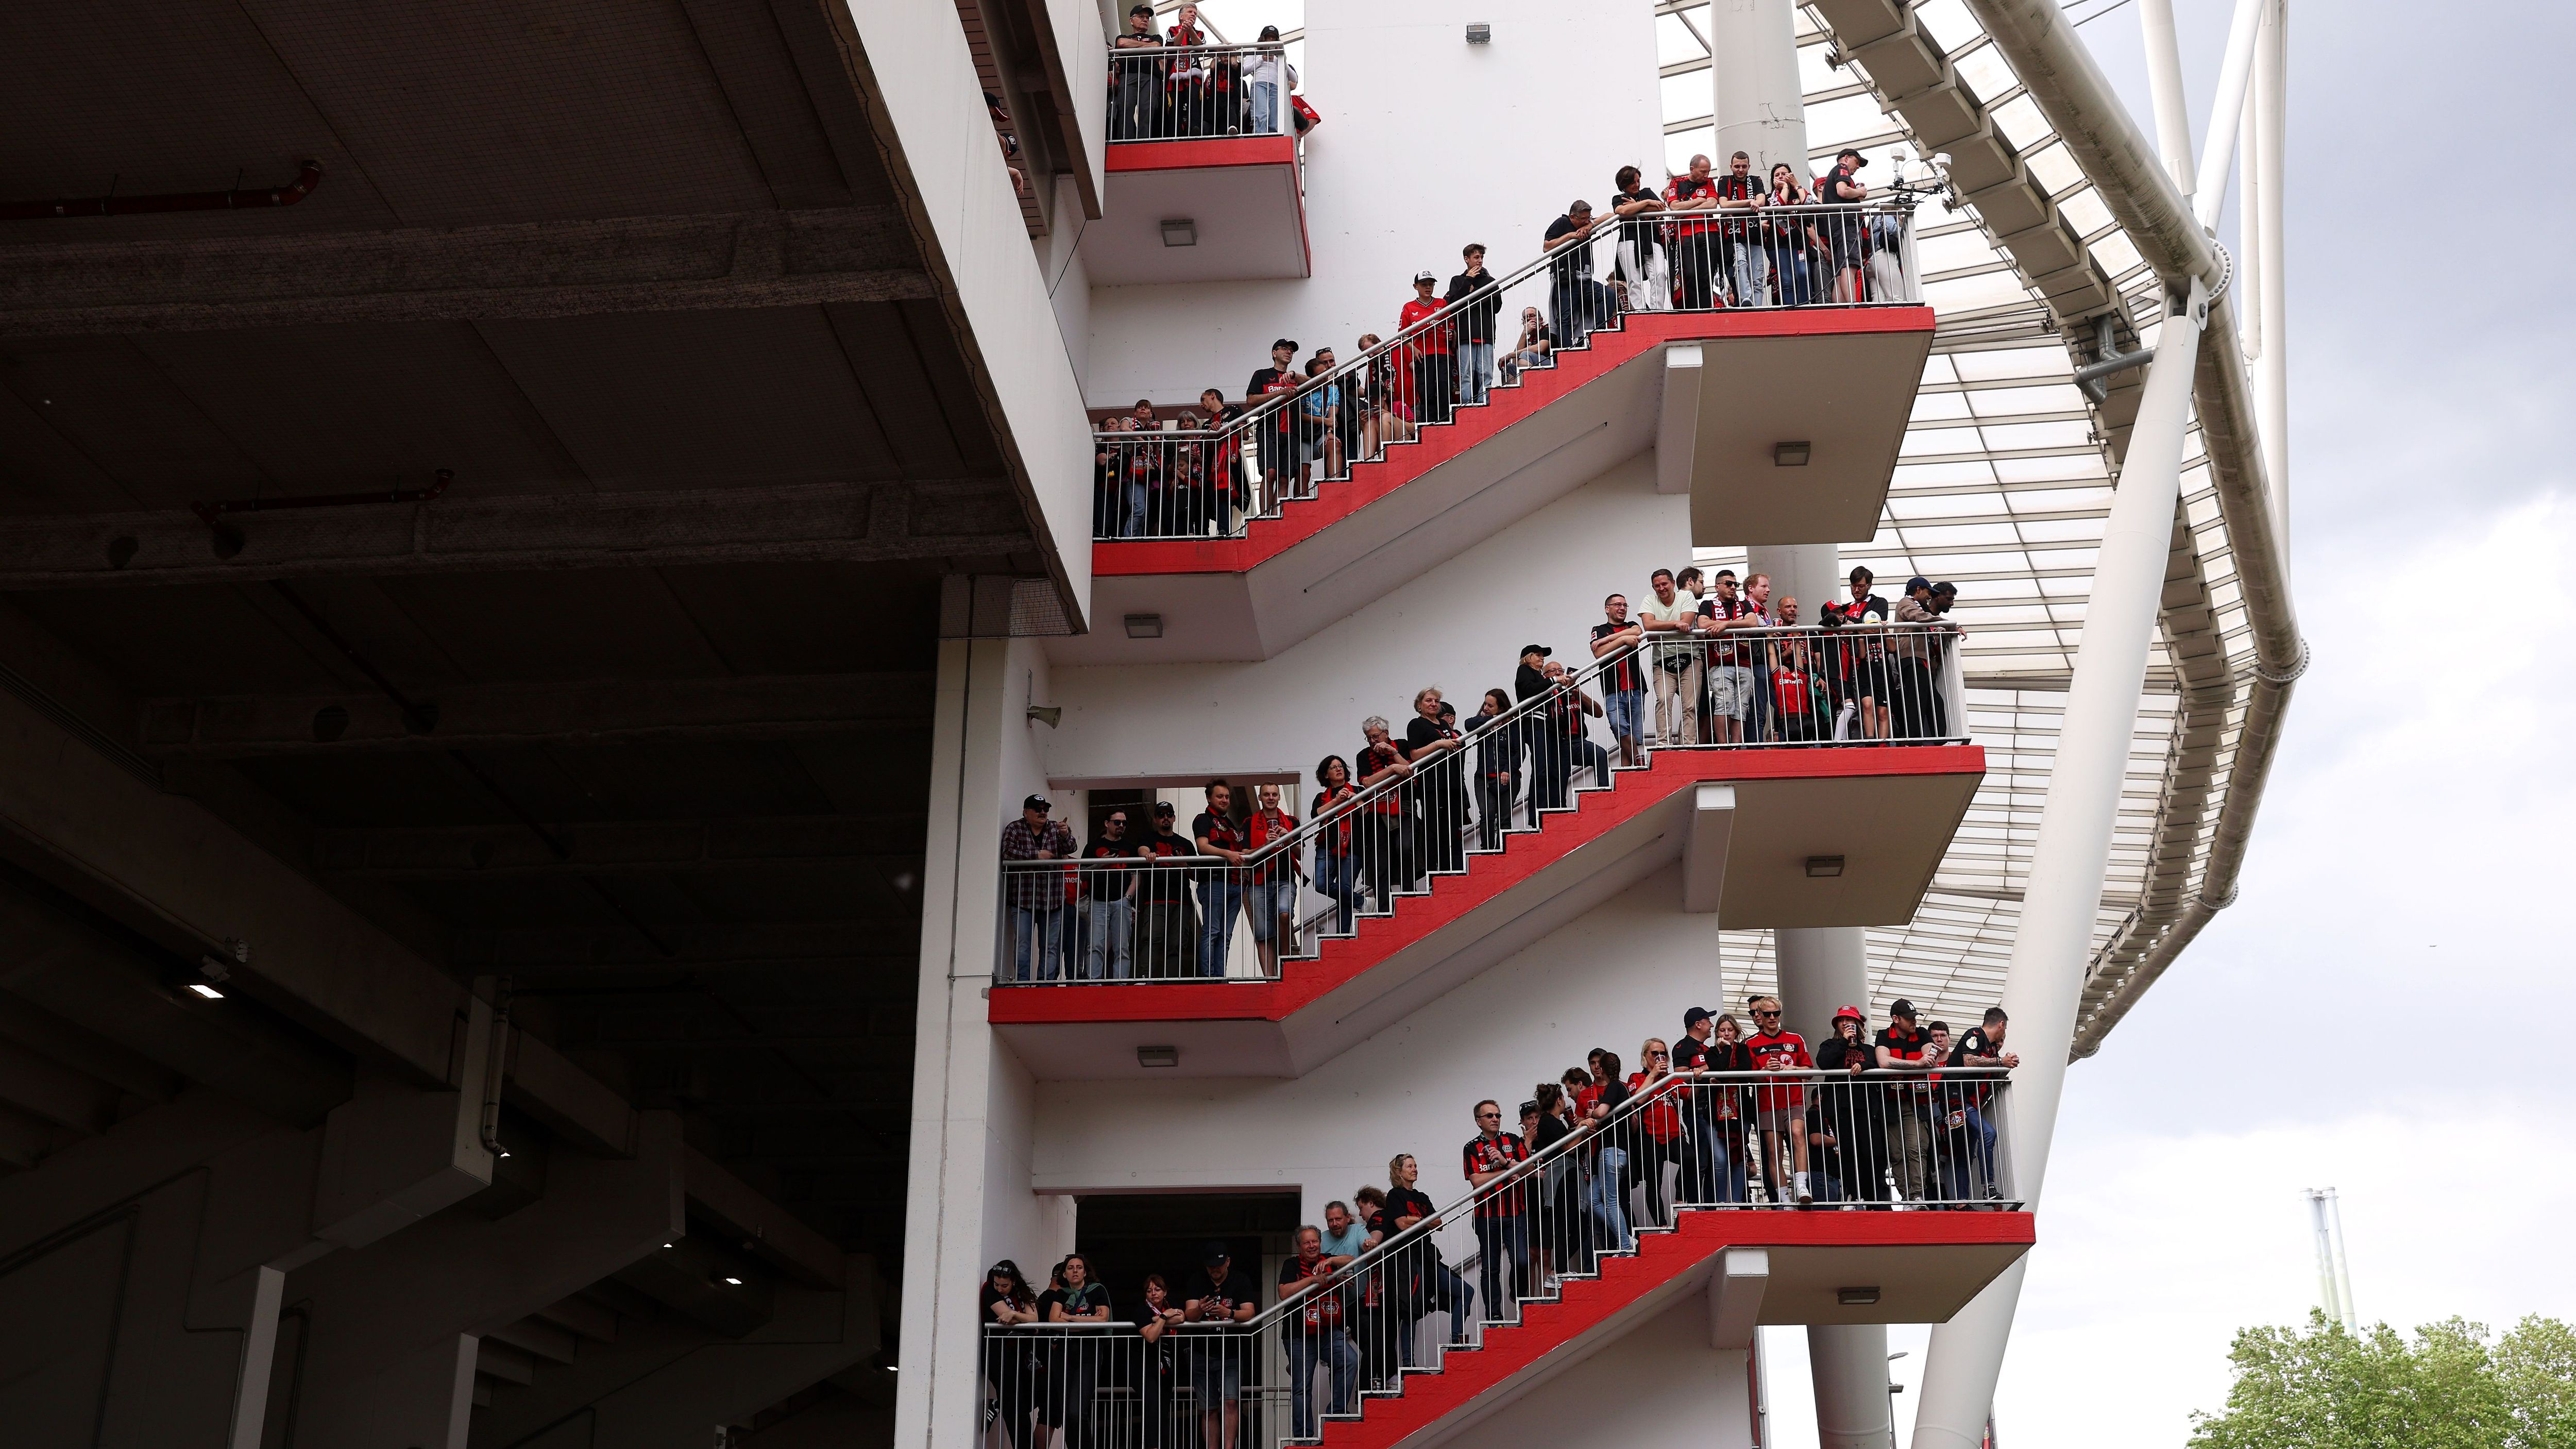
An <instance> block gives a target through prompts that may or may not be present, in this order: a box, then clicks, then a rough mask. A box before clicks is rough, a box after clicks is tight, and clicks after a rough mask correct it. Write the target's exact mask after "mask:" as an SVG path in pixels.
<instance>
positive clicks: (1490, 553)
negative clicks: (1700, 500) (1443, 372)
mask: <svg viewBox="0 0 2576 1449" xmlns="http://www.w3.org/2000/svg"><path fill="white" fill-rule="evenodd" d="M1654 487H1655V470H1654V459H1653V457H1652V455H1646V456H1642V457H1639V458H1634V459H1631V460H1629V461H1628V462H1626V463H1623V464H1619V465H1617V466H1615V467H1613V468H1611V469H1610V471H1608V472H1607V473H1604V474H1602V475H1601V476H1600V477H1599V478H1597V479H1595V480H1594V481H1592V482H1590V483H1588V484H1586V485H1584V486H1583V487H1582V488H1579V489H1577V490H1575V491H1574V492H1573V493H1571V494H1569V495H1567V496H1566V497H1565V498H1563V499H1560V500H1558V501H1557V502H1555V503H1553V504H1550V505H1549V506H1547V507H1546V508H1543V509H1541V510H1540V511H1538V512H1537V513H1535V514H1532V515H1531V516H1530V517H1528V518H1526V519H1524V520H1522V521H1521V522H1519V523H1517V524H1515V525H1513V526H1512V527H1510V528H1508V529H1506V530H1504V531H1503V532H1502V533H1500V534H1497V535H1495V536H1494V537H1492V538H1490V539H1487V540H1486V541H1485V542H1483V543H1480V544H1478V545H1476V546H1475V547H1474V548H1472V549H1469V550H1468V551H1467V552H1465V553H1463V554H1460V555H1458V556H1457V557H1455V558H1453V559H1450V560H1449V561H1448V562H1446V563H1443V564H1441V565H1440V566H1439V567H1437V568H1434V569H1432V570H1431V571H1430V572H1428V573H1426V574H1424V575H1422V576H1421V577H1420V578H1417V579H1415V580H1414V581H1412V582H1411V583H1409V584H1407V585H1405V586H1404V587H1403V588H1400V589H1398V590H1396V591H1395V592H1393V593H1390V594H1388V595H1386V596H1385V597H1383V598H1381V599H1378V600H1377V601H1376V602H1374V603H1371V604H1370V605H1368V606H1367V607H1365V608H1363V609H1361V610H1359V611H1358V612H1357V613H1355V614H1353V615H1351V616H1350V618H1348V619H1347V620H1345V621H1343V622H1342V623H1339V624H1336V625H1334V626H1332V627H1331V628H1329V629H1326V630H1325V631H1324V632H1322V633H1320V634H1318V635H1316V636H1315V637H1314V638H1311V639H1308V640H1307V641H1305V642H1304V643H1302V644H1299V645H1297V646H1295V647H1294V648H1291V649H1289V650H1287V651H1286V652H1284V653H1282V654H1280V655H1279V656H1277V657H1276V658H1273V659H1269V660H1265V661H1262V662H1259V663H1200V664H1172V665H1149V666H1125V665H1119V666H1095V667H1089V668H1073V667H1063V666H1060V667H1058V668H1057V669H1056V670H1055V671H1054V675H1053V684H1052V689H1053V693H1052V695H1051V696H1050V697H1049V702H1050V703H1054V704H1060V705H1062V706H1063V707H1064V722H1063V727H1062V728H1061V729H1058V730H1056V731H1055V732H1054V733H1053V734H1052V735H1050V736H1048V737H1047V738H1045V739H1043V740H1041V741H1039V745H1040V748H1041V751H1042V753H1043V756H1044V759H1045V763H1046V768H1047V771H1048V773H1049V774H1050V775H1051V776H1052V777H1054V778H1056V779H1100V778H1117V777H1136V778H1153V779H1172V778H1190V777H1194V776H1201V775H1210V774H1223V775H1229V776H1233V777H1237V778H1240V777H1241V776H1243V775H1247V774H1256V773H1265V772H1266V773H1286V774H1293V775H1295V776H1297V777H1298V778H1300V779H1304V780H1311V779H1312V778H1313V774H1314V768H1315V762H1316V761H1317V760H1318V759H1321V758H1322V757H1323V756H1324V755H1325V754H1326V753H1328V752H1330V753H1335V754H1340V755H1342V756H1344V757H1346V758H1347V757H1348V756H1350V755H1351V754H1352V753H1353V752H1355V751H1356V750H1358V749H1359V748H1360V747H1361V745H1362V744H1363V743H1364V741H1363V740H1362V739H1361V736H1360V721H1361V720H1362V719H1364V718H1366V717H1367V716H1369V715H1371V714H1383V715H1385V716H1386V717H1387V718H1388V719H1389V720H1391V721H1393V722H1394V724H1395V728H1396V732H1397V733H1398V734H1402V733H1403V730H1404V721H1405V720H1406V719H1407V718H1409V717H1410V711H1411V709H1412V701H1413V695H1414V692H1415V691H1416V690H1418V689H1421V688H1422V687H1423V686H1425V685H1435V684H1436V685H1438V686H1439V687H1440V688H1441V689H1442V691H1443V692H1444V693H1445V694H1446V695H1447V696H1448V697H1449V698H1450V699H1452V700H1454V701H1456V702H1457V704H1458V710H1459V713H1460V714H1461V715H1462V716H1463V715H1468V714H1473V713H1474V712H1475V709H1476V703H1477V700H1478V699H1479V698H1480V697H1481V696H1482V695H1483V694H1484V692H1485V691H1486V690H1487V689H1490V688H1499V689H1502V690H1503V691H1504V692H1505V693H1507V694H1508V693H1509V692H1510V690H1511V687H1512V673H1513V669H1514V668H1515V666H1516V665H1517V664H1518V663H1519V651H1520V647H1521V646H1522V645H1523V644H1527V643H1533V642H1535V643H1541V644H1545V645H1548V646H1549V647H1551V648H1553V649H1555V650H1556V657H1557V658H1559V659H1561V660H1564V661H1565V662H1566V664H1567V667H1569V668H1582V667H1586V666H1588V665H1590V663H1591V662H1592V651H1591V647H1590V644H1589V642H1588V641H1589V638H1590V635H1591V630H1592V626H1593V625H1594V624H1597V623H1599V622H1600V621H1601V618H1602V613H1601V600H1602V596H1603V595H1605V594H1608V593H1610V592H1612V591H1613V590H1616V591H1618V592H1621V593H1624V594H1626V595H1628V598H1629V602H1630V604H1631V606H1632V607H1633V606H1634V605H1635V603H1636V602H1637V601H1638V600H1640V599H1643V598H1646V597H1649V595H1648V594H1647V587H1646V576H1647V575H1648V574H1649V573H1651V572H1652V571H1653V570H1654V569H1656V568H1657V567H1663V568H1673V569H1678V568H1680V567H1682V566H1684V565H1686V564H1687V563H1689V562H1690V556H1691V554H1690V527H1689V504H1690V500H1689V499H1687V498H1682V497H1667V496H1664V495H1660V494H1657V493H1656V492H1655V491H1654ZM1594 725H1595V727H1594V731H1593V733H1594V737H1595V738H1596V739H1599V740H1604V741H1606V740H1607V739H1608V738H1609V736H1608V734H1607V732H1606V731H1605V730H1603V729H1601V728H1600V727H1599V722H1598V721H1595V722H1594ZM1300 793H1301V795H1302V796H1309V797H1310V796H1311V794H1312V791H1311V790H1307V791H1301V792H1300ZM1305 804H1306V801H1305V799H1304V798H1301V799H1299V800H1298V802H1297V806H1296V809H1297V812H1298V814H1299V816H1300V818H1303V815H1304V810H1305ZM996 828H999V827H998V823H997V826H996Z"/></svg>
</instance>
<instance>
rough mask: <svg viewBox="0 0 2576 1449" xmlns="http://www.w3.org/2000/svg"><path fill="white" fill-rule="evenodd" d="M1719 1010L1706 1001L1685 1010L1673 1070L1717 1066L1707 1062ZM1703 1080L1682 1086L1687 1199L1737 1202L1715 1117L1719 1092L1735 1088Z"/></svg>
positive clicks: (1683, 1188) (1685, 1071) (1683, 1185)
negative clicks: (1727, 1192) (1686, 1139)
mask: <svg viewBox="0 0 2576 1449" xmlns="http://www.w3.org/2000/svg"><path fill="white" fill-rule="evenodd" d="M1716 1022H1717V1014H1716V1013H1715V1012H1712V1011H1710V1010H1709V1009H1708V1008H1707V1007H1705V1006H1694V1007H1692V1008H1691V1009H1690V1010H1688V1011H1685V1012H1683V1013H1682V1034H1681V1035H1680V1036H1679V1037H1678V1038H1676V1039H1675V1040H1674V1042H1673V1046H1672V1053H1673V1070H1674V1071H1675V1072H1678V1073H1681V1074H1683V1075H1685V1076H1687V1075H1689V1074H1691V1073H1694V1072H1702V1071H1710V1070H1714V1069H1713V1068H1711V1067H1710V1066H1709V1063H1708V1047H1709V1042H1710V1040H1711V1039H1712V1038H1713V1037H1715V1036H1716V1034H1717V1026H1716ZM1733 1090H1734V1088H1732V1087H1720V1086H1717V1085H1715V1084H1712V1083H1707V1082H1701V1083H1695V1084H1694V1085H1692V1086H1689V1087H1686V1088H1684V1089H1683V1095H1682V1100H1681V1108H1682V1126H1683V1127H1684V1128H1685V1129H1687V1130H1688V1132H1689V1133H1690V1141H1689V1142H1688V1144H1687V1145H1685V1146H1684V1148H1683V1149H1682V1180H1681V1193H1682V1201H1684V1202H1693V1203H1714V1202H1734V1201H1737V1199H1735V1198H1731V1197H1728V1196H1726V1195H1725V1188H1724V1186H1723V1184H1724V1183H1726V1182H1727V1180H1728V1174H1727V1171H1726V1167H1727V1151H1726V1147H1727V1144H1726V1142H1725V1139H1724V1138H1723V1137H1722V1136H1721V1135H1720V1134H1719V1132H1718V1128H1717V1122H1716V1120H1715V1118H1714V1117H1713V1116H1712V1108H1713V1107H1714V1105H1715V1103H1716V1101H1717V1099H1718V1096H1719V1094H1720V1093H1724V1092H1732V1091H1733Z"/></svg>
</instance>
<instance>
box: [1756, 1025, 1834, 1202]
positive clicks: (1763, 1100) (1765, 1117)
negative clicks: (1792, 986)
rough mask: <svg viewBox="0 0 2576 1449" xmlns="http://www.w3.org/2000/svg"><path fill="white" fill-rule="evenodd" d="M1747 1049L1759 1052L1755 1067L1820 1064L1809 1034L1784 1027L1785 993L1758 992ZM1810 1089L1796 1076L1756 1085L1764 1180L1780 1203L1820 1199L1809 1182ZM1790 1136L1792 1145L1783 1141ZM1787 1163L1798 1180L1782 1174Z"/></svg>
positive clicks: (1778, 1068)
mask: <svg viewBox="0 0 2576 1449" xmlns="http://www.w3.org/2000/svg"><path fill="white" fill-rule="evenodd" d="M1744 1049H1745V1050H1746V1051H1748V1052H1751V1053H1752V1054H1753V1069H1754V1070H1755V1071H1759V1072H1788V1071H1804V1070H1809V1069H1812V1068H1813V1067H1814V1066H1815V1064H1816V1063H1815V1059H1814V1058H1812V1057H1810V1056H1808V1055H1807V1039H1806V1038H1805V1037H1803V1036H1800V1035H1798V1034H1797V1033H1796V1032H1794V1031H1783V1030H1782V1029H1781V1027H1780V998H1779V997H1776V996H1762V997H1756V998H1755V999H1754V1002H1753V1035H1752V1036H1751V1037H1749V1038H1748V1039H1746V1041H1745V1043H1744ZM1806 1117H1807V1094H1806V1091H1805V1089H1804V1088H1803V1087H1802V1086H1800V1085H1799V1083H1798V1082H1797V1081H1796V1080H1795V1079H1788V1080H1784V1081H1782V1082H1780V1083H1778V1084H1776V1085H1775V1084H1773V1083H1769V1082H1765V1083H1763V1084H1762V1085H1761V1086H1759V1087H1756V1088H1754V1089H1753V1124H1754V1126H1755V1127H1756V1128H1757V1129H1758V1130H1759V1131H1760V1132H1761V1133H1762V1181H1763V1186H1764V1187H1765V1188H1766V1189H1767V1190H1768V1191H1769V1192H1770V1194H1771V1201H1773V1202H1775V1203H1779V1202H1788V1201H1791V1200H1793V1199H1794V1200H1795V1201H1796V1203H1797V1204H1798V1206H1800V1207H1805V1206H1807V1205H1808V1204H1810V1203H1812V1202H1814V1201H1815V1200H1816V1198H1815V1194H1814V1193H1813V1192H1811V1191H1809V1190H1808V1187H1807V1132H1806ZM1784 1141H1785V1142H1786V1144H1787V1147H1788V1150H1787V1151H1786V1152H1783V1151H1782V1150H1781V1146H1782V1143H1783V1142H1784ZM1784 1162H1785V1163H1786V1164H1787V1165H1788V1166H1789V1167H1790V1168H1791V1169H1793V1171H1792V1174H1791V1176H1792V1181H1790V1182H1786V1183H1784V1182H1782V1181H1781V1180H1780V1168H1781V1166H1782V1164H1783V1163H1784Z"/></svg>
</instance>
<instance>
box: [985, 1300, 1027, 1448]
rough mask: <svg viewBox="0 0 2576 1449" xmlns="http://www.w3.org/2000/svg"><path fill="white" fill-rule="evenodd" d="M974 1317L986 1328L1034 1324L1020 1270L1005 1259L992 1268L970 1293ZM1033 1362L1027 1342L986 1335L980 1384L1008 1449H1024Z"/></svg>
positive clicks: (999, 1335) (1014, 1337)
mask: <svg viewBox="0 0 2576 1449" xmlns="http://www.w3.org/2000/svg"><path fill="white" fill-rule="evenodd" d="M975 1316H976V1317H977V1318H979V1319H980V1320H982V1321H983V1322H984V1323H985V1324H987V1325H999V1326H1001V1327H1003V1328H1016V1327H1019V1326H1020V1325H1022V1324H1029V1323H1035V1322H1037V1321H1038V1305H1037V1299H1036V1298H1034V1297H1032V1296H1031V1295H1030V1293H1029V1285H1028V1280H1027V1279H1025V1278H1022V1277H1021V1276H1020V1265H1019V1264H1017V1263H1014V1262H1012V1261H1011V1260H1010V1259H1008V1258H1004V1259H1003V1260H1002V1261H1000V1262H998V1263H995V1264H994V1265H993V1269H992V1271H991V1272H989V1273H987V1274H985V1275H984V1281H983V1282H982V1283H981V1284H980V1285H978V1286H977V1289H976V1293H975ZM1038 1372H1039V1367H1038V1359H1037V1355H1036V1353H1035V1352H1034V1351H1033V1349H1032V1347H1031V1344H1030V1342H1029V1340H1028V1339H1027V1338H1026V1337H1022V1336H1019V1335H1013V1334H998V1333H992V1332H987V1333H986V1334H985V1335H984V1378H985V1380H986V1381H987V1382H989V1383H990V1384H991V1385H992V1386H993V1398H994V1401H995V1403H997V1404H998V1405H999V1406H1000V1409H1001V1422H1002V1432H1003V1433H1004V1434H1005V1435H1007V1436H1008V1437H1009V1439H1010V1441H1011V1444H1012V1445H1013V1449H1029V1439H1030V1435H1031V1432H1032V1430H1031V1426H1030V1416H1031V1414H1032V1412H1033V1411H1034V1410H1035V1409H1036V1408H1037V1400H1038Z"/></svg>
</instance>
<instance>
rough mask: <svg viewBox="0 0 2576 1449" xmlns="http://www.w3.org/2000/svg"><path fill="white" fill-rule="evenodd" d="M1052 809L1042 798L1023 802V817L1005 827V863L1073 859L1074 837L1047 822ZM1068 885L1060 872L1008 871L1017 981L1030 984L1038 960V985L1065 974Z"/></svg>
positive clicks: (1069, 915) (1005, 870)
mask: <svg viewBox="0 0 2576 1449" xmlns="http://www.w3.org/2000/svg"><path fill="white" fill-rule="evenodd" d="M1054 808H1055V807H1054V806H1053V805H1051V804H1049V803H1048V801H1047V797H1045V796H1044V795H1031V796H1029V797H1028V798H1027V799H1025V800H1022V801H1021V802H1020V818H1019V819H1017V820H1014V821H1011V822H1009V823H1008V824H1006V825H1004V826H1003V827H1002V859H1003V860H1004V861H1005V862H1009V861H1022V860H1071V859H1072V858H1073V857H1074V851H1075V848H1074V843H1073V832H1072V831H1070V830H1067V829H1066V828H1065V827H1064V824H1063V822H1061V821H1056V820H1050V819H1048V818H1047V812H1048V811H1050V810H1052V809H1054ZM1064 885H1065V883H1064V880H1063V876H1062V872H1060V871H1052V870H1039V869H1034V868H1030V867H1022V868H1021V869H1019V870H1012V869H1010V868H1009V867H1008V865H1007V864H1006V865H1005V866H1004V868H1003V871H1002V887H1003V891H1004V894H1005V896H1006V898H1007V899H1008V900H1009V901H1010V903H1011V957H1012V968H1011V969H1012V975H1013V979H1015V980H1019V981H1026V980H1028V979H1029V962H1030V958H1031V957H1035V958H1036V960H1037V971H1038V979H1039V980H1041V981H1053V980H1055V979H1056V977H1057V976H1059V975H1061V974H1062V973H1063V970H1064V960H1065V952H1066V947H1067V944H1068V932H1069V931H1070V928H1071V926H1072V920H1073V917H1072V913H1071V912H1069V911H1067V910H1066V909H1065V900H1064V896H1065V890H1064Z"/></svg>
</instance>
